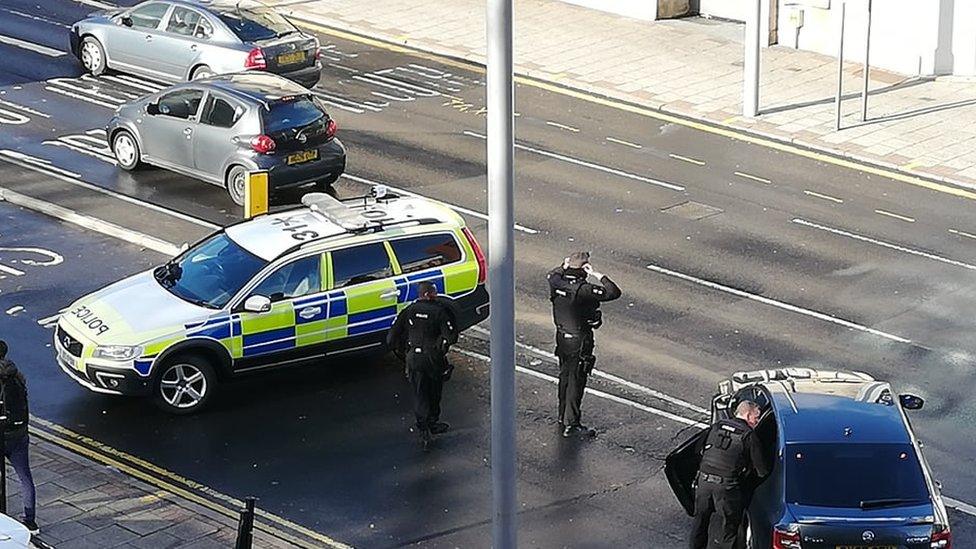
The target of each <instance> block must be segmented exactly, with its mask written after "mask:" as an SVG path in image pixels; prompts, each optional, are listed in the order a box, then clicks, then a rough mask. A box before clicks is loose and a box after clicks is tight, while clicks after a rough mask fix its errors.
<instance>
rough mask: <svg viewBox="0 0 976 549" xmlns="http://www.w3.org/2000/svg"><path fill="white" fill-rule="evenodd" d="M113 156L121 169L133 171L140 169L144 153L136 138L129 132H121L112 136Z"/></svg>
mask: <svg viewBox="0 0 976 549" xmlns="http://www.w3.org/2000/svg"><path fill="white" fill-rule="evenodd" d="M112 154H113V155H115V162H116V163H117V164H118V165H119V167H120V168H122V169H123V170H126V171H132V170H136V169H138V168H139V166H140V164H141V158H142V156H141V155H142V152H141V151H140V150H139V142H138V141H136V137H135V136H134V135H132V134H131V133H130V132H129V131H127V130H120V131H118V132H116V134H115V135H114V136H112Z"/></svg>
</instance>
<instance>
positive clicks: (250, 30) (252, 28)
mask: <svg viewBox="0 0 976 549" xmlns="http://www.w3.org/2000/svg"><path fill="white" fill-rule="evenodd" d="M217 17H219V18H220V20H221V21H223V22H224V24H225V25H227V27H228V28H230V30H231V32H233V33H234V34H235V35H237V37H238V38H240V39H241V41H242V42H257V41H259V40H268V39H270V38H276V37H278V36H284V35H286V34H291V33H293V32H298V29H296V28H295V25H292V24H291V23H290V22H289V21H288V20H287V19H285V18H284V17H282V16H281V14H279V13H277V12H276V11H274V10H273V9H270V8H250V9H247V8H238V9H231V10H226V11H220V12H218V13H217Z"/></svg>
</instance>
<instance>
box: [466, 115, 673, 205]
mask: <svg viewBox="0 0 976 549" xmlns="http://www.w3.org/2000/svg"><path fill="white" fill-rule="evenodd" d="M462 133H463V134H464V135H467V136H469V137H477V138H478V139H487V136H485V135H484V134H480V133H477V132H473V131H469V130H465V131H464V132H462ZM515 148H516V149H520V150H523V151H527V152H531V153H535V154H538V155H541V156H547V157H549V158H554V159H556V160H562V161H563V162H569V163H570V164H576V165H577V166H583V167H584V168H590V169H593V170H597V171H601V172H604V173H609V174H611V175H617V176H620V177H626V178H628V179H633V180H635V181H641V182H643V183H650V184H651V185H657V186H658V187H664V188H665V189H671V190H672V191H678V192H681V191H684V190H685V188H684V187H682V186H681V185H674V184H672V183H667V182H665V181H659V180H657V179H651V178H650V177H644V176H643V175H637V174H634V173H630V172H625V171H623V170H618V169H616V168H611V167H609V166H603V165H600V164H596V163H593V162H589V161H586V160H580V159H579V158H573V157H572V156H566V155H564V154H559V153H554V152H550V151H546V150H542V149H536V148H535V147H529V146H527V145H522V144H520V143H515Z"/></svg>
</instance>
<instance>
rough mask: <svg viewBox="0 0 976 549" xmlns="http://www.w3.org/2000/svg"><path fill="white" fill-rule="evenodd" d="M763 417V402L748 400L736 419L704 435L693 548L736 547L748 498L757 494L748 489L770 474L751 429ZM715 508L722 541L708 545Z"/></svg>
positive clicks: (718, 424)
mask: <svg viewBox="0 0 976 549" xmlns="http://www.w3.org/2000/svg"><path fill="white" fill-rule="evenodd" d="M760 415H761V410H760V408H759V405H757V404H756V403H755V402H752V401H748V400H743V401H741V402H739V404H738V405H737V406H736V407H735V417H733V418H731V419H720V420H719V421H716V422H715V424H713V425H712V426H711V428H710V429H709V432H708V435H706V436H705V437H703V439H702V440H703V443H702V447H701V449H700V451H701V456H702V460H701V465H700V466H699V468H698V488H697V489H696V491H695V518H694V521H693V523H692V530H691V543H690V546H691V549H705V548H706V547H720V548H722V549H732V547H734V546H736V541H737V536H739V535H740V532H739V526H740V525H741V523H742V519H743V516H744V515H745V510H746V502H748V501H749V500H750V499H751V496H752V494H751V493H747V492H750V491H751V490H752V488H753V486H754V483H751V482H749V480H750V479H752V478H759V479H762V478H764V477H766V476H767V475H769V464H767V463H766V461H765V458H764V457H763V454H762V450H761V447H760V444H759V439H758V438H757V437H756V435H755V434H754V433H753V431H752V430H753V429H754V428H755V427H756V425H757V424H758V423H759V417H760ZM753 475H754V476H755V477H753ZM716 512H717V513H718V514H719V515H721V517H722V529H721V533H720V537H719V539H716V540H712V542H711V543H709V535H708V527H709V523H710V522H711V518H712V515H713V514H714V513H716Z"/></svg>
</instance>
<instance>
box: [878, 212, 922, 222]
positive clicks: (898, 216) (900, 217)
mask: <svg viewBox="0 0 976 549" xmlns="http://www.w3.org/2000/svg"><path fill="white" fill-rule="evenodd" d="M874 213H876V214H878V215H884V216H887V217H891V218H894V219H898V220H901V221H907V222H909V223H915V218H914V217H908V216H907V215H901V214H896V213H894V212H889V211H887V210H874Z"/></svg>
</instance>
